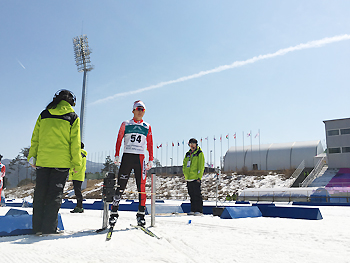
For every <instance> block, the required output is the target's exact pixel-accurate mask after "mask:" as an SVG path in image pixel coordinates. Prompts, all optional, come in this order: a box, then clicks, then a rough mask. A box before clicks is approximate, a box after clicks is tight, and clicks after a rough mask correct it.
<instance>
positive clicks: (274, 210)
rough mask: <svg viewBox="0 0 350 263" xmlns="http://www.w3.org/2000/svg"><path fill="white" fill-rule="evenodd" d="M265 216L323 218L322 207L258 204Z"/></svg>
mask: <svg viewBox="0 0 350 263" xmlns="http://www.w3.org/2000/svg"><path fill="white" fill-rule="evenodd" d="M257 207H259V209H260V211H261V213H262V216H263V217H280V218H294V219H309V220H319V219H322V215H321V212H320V209H318V208H309V207H277V206H274V205H257Z"/></svg>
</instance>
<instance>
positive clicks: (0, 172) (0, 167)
mask: <svg viewBox="0 0 350 263" xmlns="http://www.w3.org/2000/svg"><path fill="white" fill-rule="evenodd" d="M2 157H3V156H2V155H1V154H0V200H1V202H0V206H5V195H4V194H3V192H2V187H3V186H4V177H5V172H6V166H5V165H4V164H2V163H1V159H2ZM3 197H4V199H3Z"/></svg>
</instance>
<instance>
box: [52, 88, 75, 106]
mask: <svg viewBox="0 0 350 263" xmlns="http://www.w3.org/2000/svg"><path fill="white" fill-rule="evenodd" d="M53 99H54V100H59V101H61V100H65V101H67V102H68V103H69V104H70V105H72V106H75V102H76V100H77V99H76V97H75V95H74V93H73V92H71V91H70V90H66V89H61V90H59V91H57V92H56V93H55V96H54V97H53Z"/></svg>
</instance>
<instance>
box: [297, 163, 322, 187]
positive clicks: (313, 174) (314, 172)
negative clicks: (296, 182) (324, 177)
mask: <svg viewBox="0 0 350 263" xmlns="http://www.w3.org/2000/svg"><path fill="white" fill-rule="evenodd" d="M325 165H326V157H322V159H321V160H320V161H319V162H318V163H317V164H316V166H315V168H314V169H313V170H312V171H311V173H310V174H309V175H308V176H307V177H306V178H305V180H304V181H303V182H302V183H301V184H300V187H308V186H309V185H310V184H311V183H312V182H313V181H314V180H315V179H316V178H317V177H319V174H320V172H321V170H322V169H323V167H324V166H325Z"/></svg>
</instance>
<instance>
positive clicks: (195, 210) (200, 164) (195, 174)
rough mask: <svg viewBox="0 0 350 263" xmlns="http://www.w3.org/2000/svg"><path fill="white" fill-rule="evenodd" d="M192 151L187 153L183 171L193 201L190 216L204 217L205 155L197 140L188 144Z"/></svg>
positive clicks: (193, 139) (191, 140)
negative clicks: (202, 181) (202, 186)
mask: <svg viewBox="0 0 350 263" xmlns="http://www.w3.org/2000/svg"><path fill="white" fill-rule="evenodd" d="M188 146H189V147H190V150H189V151H188V152H187V153H186V155H185V158H184V161H183V165H182V171H183V174H184V176H185V180H186V181H187V190H188V194H189V196H190V199H191V211H190V212H189V213H188V215H195V216H200V215H203V198H202V191H201V180H202V176H203V173H204V154H203V152H202V150H201V148H200V147H199V146H198V142H197V140H196V139H195V138H191V139H190V140H189V142H188Z"/></svg>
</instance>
